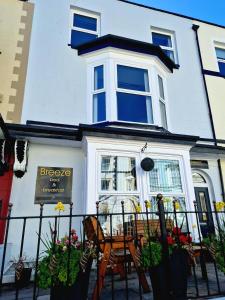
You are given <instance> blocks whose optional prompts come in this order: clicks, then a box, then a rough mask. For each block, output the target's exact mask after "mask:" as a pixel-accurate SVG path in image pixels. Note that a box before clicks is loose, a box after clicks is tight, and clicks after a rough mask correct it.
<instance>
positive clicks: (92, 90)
mask: <svg viewBox="0 0 225 300" xmlns="http://www.w3.org/2000/svg"><path fill="white" fill-rule="evenodd" d="M100 66H103V88H102V89H98V90H95V68H96V67H100ZM105 70H106V65H105V63H99V64H96V65H94V66H93V68H92V76H91V78H92V83H91V94H92V104H91V107H92V123H95V124H97V123H102V122H105V121H106V120H107V111H106V108H107V104H106V76H105V73H106V71H105ZM101 93H105V106H106V107H105V111H106V116H105V120H103V121H99V122H98V121H97V122H95V121H94V96H95V95H98V94H101Z"/></svg>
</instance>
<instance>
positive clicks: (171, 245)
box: [141, 227, 192, 300]
mask: <svg viewBox="0 0 225 300" xmlns="http://www.w3.org/2000/svg"><path fill="white" fill-rule="evenodd" d="M191 241H192V239H191V236H190V235H189V234H187V235H184V234H183V233H182V232H181V230H180V228H177V227H175V228H174V229H173V231H172V232H168V236H167V243H168V249H169V260H168V264H167V265H166V264H165V263H164V262H163V258H162V244H161V240H160V238H159V237H158V238H155V240H153V241H150V240H148V241H147V243H146V245H144V246H143V248H142V254H141V264H142V266H143V267H144V268H145V269H148V270H149V274H150V278H151V283H152V288H153V295H154V300H165V299H168V300H170V299H176V300H178V299H179V300H182V299H186V297H187V277H188V252H190V249H191Z"/></svg>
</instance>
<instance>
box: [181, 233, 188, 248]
mask: <svg viewBox="0 0 225 300" xmlns="http://www.w3.org/2000/svg"><path fill="white" fill-rule="evenodd" d="M179 241H180V243H181V244H183V245H185V244H187V243H188V241H187V237H186V236H185V235H183V234H181V235H180V236H179Z"/></svg>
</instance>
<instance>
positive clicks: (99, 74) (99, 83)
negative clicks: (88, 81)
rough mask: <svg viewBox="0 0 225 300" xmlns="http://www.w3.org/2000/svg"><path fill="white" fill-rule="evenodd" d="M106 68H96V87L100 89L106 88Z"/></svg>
mask: <svg viewBox="0 0 225 300" xmlns="http://www.w3.org/2000/svg"><path fill="white" fill-rule="evenodd" d="M103 74H104V69H103V66H98V67H95V69H94V89H95V90H100V89H103V88H104V75H103Z"/></svg>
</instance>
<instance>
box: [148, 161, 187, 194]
mask: <svg viewBox="0 0 225 300" xmlns="http://www.w3.org/2000/svg"><path fill="white" fill-rule="evenodd" d="M154 163H155V166H154V169H153V170H152V171H150V172H149V188H150V192H159V193H174V194H176V193H182V192H183V190H182V183H181V176H180V167H179V161H178V160H166V159H154ZM156 174H157V181H156Z"/></svg>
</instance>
